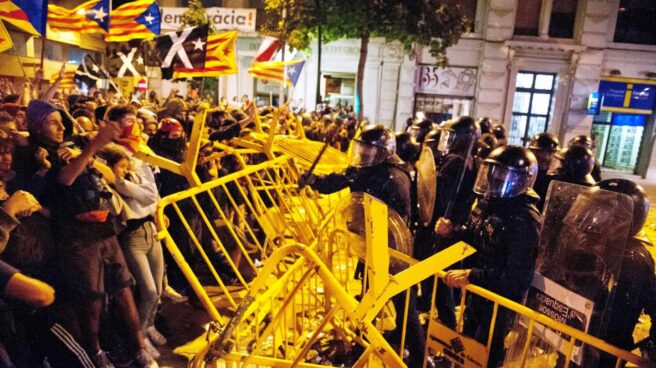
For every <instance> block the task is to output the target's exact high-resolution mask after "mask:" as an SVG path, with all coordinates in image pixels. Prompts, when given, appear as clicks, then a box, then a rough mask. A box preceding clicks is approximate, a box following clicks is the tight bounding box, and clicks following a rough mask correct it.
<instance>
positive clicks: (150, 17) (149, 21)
mask: <svg viewBox="0 0 656 368" xmlns="http://www.w3.org/2000/svg"><path fill="white" fill-rule="evenodd" d="M144 19H146V22H148V24H153V20H155V17H153V16H152V14H150V13H148V15H146V16H145V17H144Z"/></svg>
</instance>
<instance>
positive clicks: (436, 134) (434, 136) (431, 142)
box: [424, 128, 443, 164]
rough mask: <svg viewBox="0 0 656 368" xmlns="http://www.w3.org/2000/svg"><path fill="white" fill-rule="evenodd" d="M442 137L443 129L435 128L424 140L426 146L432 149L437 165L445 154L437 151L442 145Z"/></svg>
mask: <svg viewBox="0 0 656 368" xmlns="http://www.w3.org/2000/svg"><path fill="white" fill-rule="evenodd" d="M440 135H442V128H434V129H433V130H431V131H430V133H428V134H426V137H425V138H424V146H426V147H428V148H430V150H431V151H432V152H433V157H434V158H435V164H437V163H438V162H439V161H440V159H441V158H442V156H443V154H442V153H441V152H440V151H438V150H437V145H438V144H439V143H440Z"/></svg>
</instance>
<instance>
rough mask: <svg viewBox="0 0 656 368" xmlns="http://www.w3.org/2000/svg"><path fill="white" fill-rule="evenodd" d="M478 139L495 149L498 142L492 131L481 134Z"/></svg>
mask: <svg viewBox="0 0 656 368" xmlns="http://www.w3.org/2000/svg"><path fill="white" fill-rule="evenodd" d="M478 141H479V142H481V143H483V144H485V145H486V146H488V147H490V148H491V149H495V148H496V147H497V145H498V144H499V142H498V141H497V137H495V136H494V134H492V133H485V134H481V138H479V140H478Z"/></svg>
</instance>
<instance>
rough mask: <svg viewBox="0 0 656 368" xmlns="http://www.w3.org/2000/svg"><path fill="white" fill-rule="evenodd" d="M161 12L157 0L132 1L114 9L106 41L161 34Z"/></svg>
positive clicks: (143, 37) (122, 40)
mask: <svg viewBox="0 0 656 368" xmlns="http://www.w3.org/2000/svg"><path fill="white" fill-rule="evenodd" d="M161 18H162V15H161V12H160V9H159V5H157V2H156V1H155V0H135V1H130V2H127V3H124V4H121V5H120V6H118V7H116V8H114V9H112V14H111V17H110V27H109V33H108V34H106V35H105V41H106V42H126V41H130V40H137V39H151V38H155V37H157V36H158V35H159V32H160V26H161V21H162V20H161Z"/></svg>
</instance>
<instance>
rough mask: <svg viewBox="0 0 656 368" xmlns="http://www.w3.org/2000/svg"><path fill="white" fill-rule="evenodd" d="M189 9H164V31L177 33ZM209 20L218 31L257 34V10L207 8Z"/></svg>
mask: <svg viewBox="0 0 656 368" xmlns="http://www.w3.org/2000/svg"><path fill="white" fill-rule="evenodd" d="M186 10H187V8H172V7H163V8H162V30H163V31H164V30H167V31H177V30H178V28H180V26H181V25H182V14H183V13H184V12H185V11H186ZM205 10H207V18H208V19H209V20H210V22H212V24H213V25H214V28H216V29H217V30H233V29H234V30H237V31H241V32H255V15H256V14H257V10H256V9H239V8H217V7H213V8H205Z"/></svg>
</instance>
